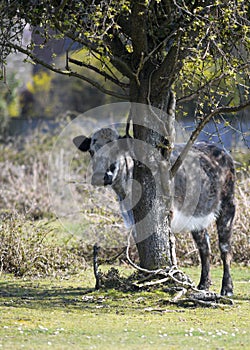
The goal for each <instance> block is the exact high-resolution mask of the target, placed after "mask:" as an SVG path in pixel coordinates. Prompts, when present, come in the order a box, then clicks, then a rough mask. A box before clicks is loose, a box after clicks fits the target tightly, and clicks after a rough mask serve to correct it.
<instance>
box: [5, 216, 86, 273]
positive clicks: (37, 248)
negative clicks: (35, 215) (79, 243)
mask: <svg viewBox="0 0 250 350" xmlns="http://www.w3.org/2000/svg"><path fill="white" fill-rule="evenodd" d="M0 232H1V233H0V269H1V271H2V272H9V273H13V274H15V275H16V276H19V277H20V276H37V277H41V276H52V275H55V276H57V275H60V276H62V275H68V274H72V273H75V272H77V271H79V270H82V269H83V268H85V267H86V263H85V260H84V258H83V257H82V256H81V255H80V253H79V252H80V249H73V247H72V246H71V245H70V244H69V242H68V244H64V242H62V244H61V245H59V244H58V237H56V234H53V232H52V230H51V229H49V228H48V227H47V226H46V225H44V224H43V225H38V224H37V223H34V222H32V221H30V220H27V218H25V216H21V215H14V216H13V215H8V214H2V220H0Z"/></svg>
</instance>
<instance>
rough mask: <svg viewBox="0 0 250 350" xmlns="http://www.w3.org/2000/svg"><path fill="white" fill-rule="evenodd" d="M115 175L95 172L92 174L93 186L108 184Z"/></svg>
mask: <svg viewBox="0 0 250 350" xmlns="http://www.w3.org/2000/svg"><path fill="white" fill-rule="evenodd" d="M112 179H113V176H112V175H111V174H109V173H105V174H103V173H95V174H93V175H92V179H91V184H92V185H93V186H107V185H111V184H112Z"/></svg>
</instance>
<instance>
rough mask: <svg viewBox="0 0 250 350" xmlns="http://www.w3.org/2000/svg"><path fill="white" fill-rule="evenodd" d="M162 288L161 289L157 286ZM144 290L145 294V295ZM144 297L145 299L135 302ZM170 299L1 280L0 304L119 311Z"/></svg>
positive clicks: (245, 298) (244, 296)
mask: <svg viewBox="0 0 250 350" xmlns="http://www.w3.org/2000/svg"><path fill="white" fill-rule="evenodd" d="M159 290H161V289H159ZM145 293H146V294H145ZM141 296H143V297H144V298H145V300H146V301H145V302H144V303H143V305H139V304H138V300H139V299H140V298H141ZM163 297H164V299H166V300H168V299H170V296H169V294H167V293H164V292H162V293H161V295H159V293H158V292H157V293H154V292H150V293H147V292H129V293H128V292H127V293H125V292H119V291H116V290H114V289H106V290H99V291H96V290H95V289H94V288H82V287H71V286H69V287H59V286H53V285H51V286H48V285H41V284H40V283H39V282H30V281H29V282H27V284H26V283H24V282H23V281H20V284H19V283H18V282H11V281H6V282H0V307H1V306H2V307H14V308H32V309H55V308H58V309H63V310H65V309H67V308H70V309H72V308H73V309H81V310H88V311H90V312H96V311H97V309H98V312H102V311H103V312H106V311H107V309H109V312H112V311H113V312H117V311H119V310H120V311H121V309H124V308H127V309H128V308H129V309H141V308H142V307H143V308H144V307H148V306H150V303H152V304H155V303H156V302H157V301H159V300H161V299H162V298H163ZM232 299H233V300H234V302H235V304H236V305H237V304H238V303H245V302H249V301H250V296H249V295H247V293H244V292H243V293H242V294H239V295H237V294H236V295H235V296H234V297H233V298H232Z"/></svg>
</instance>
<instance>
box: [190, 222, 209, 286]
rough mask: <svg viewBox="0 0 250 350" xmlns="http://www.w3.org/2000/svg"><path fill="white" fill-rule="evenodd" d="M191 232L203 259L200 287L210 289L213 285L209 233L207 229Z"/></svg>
mask: <svg viewBox="0 0 250 350" xmlns="http://www.w3.org/2000/svg"><path fill="white" fill-rule="evenodd" d="M191 233H192V236H193V238H194V240H195V243H196V245H197V248H198V250H199V254H200V259H201V277H200V283H199V285H198V289H202V290H208V289H209V287H210V285H211V279H210V243H209V235H208V233H207V230H205V229H204V230H201V231H192V232H191Z"/></svg>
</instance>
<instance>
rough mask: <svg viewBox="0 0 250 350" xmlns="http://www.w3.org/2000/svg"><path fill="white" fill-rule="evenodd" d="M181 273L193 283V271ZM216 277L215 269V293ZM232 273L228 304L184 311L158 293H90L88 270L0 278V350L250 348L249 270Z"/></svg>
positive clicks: (218, 272) (91, 280) (235, 268)
mask: <svg viewBox="0 0 250 350" xmlns="http://www.w3.org/2000/svg"><path fill="white" fill-rule="evenodd" d="M120 269H121V270H122V273H125V274H128V273H130V272H131V271H130V270H129V268H128V267H122V268H120ZM185 271H186V272H187V273H188V274H189V276H191V277H192V278H193V279H194V280H195V281H196V282H197V281H198V277H199V276H198V275H199V268H198V267H195V268H188V269H185ZM221 274H222V269H221V267H220V266H219V267H214V268H213V270H212V278H213V281H214V285H213V287H212V289H213V290H215V291H216V292H218V291H219V289H220V283H221ZM232 274H233V279H234V285H235V296H234V297H233V299H234V305H233V306H223V307H220V308H201V307H198V308H186V309H184V308H182V307H176V306H171V305H168V304H167V302H166V301H167V300H168V299H169V295H168V294H166V293H165V292H163V291H162V290H160V289H159V290H157V291H153V292H145V291H144V292H134V293H133V292H129V293H124V292H119V291H116V290H114V289H110V290H107V291H103V290H101V291H95V290H94V289H93V287H94V284H95V281H94V277H93V274H92V269H91V268H90V267H89V268H88V269H87V270H85V271H84V272H83V273H81V274H80V275H75V276H72V277H70V278H68V279H58V278H50V279H49V278H47V279H20V278H15V277H13V276H12V275H5V274H2V275H1V276H0V284H1V288H0V313H1V319H0V349H6V350H7V349H8V350H9V349H15V350H18V349H27V350H28V349H52V348H53V349H54V350H57V349H58V350H59V349H60V350H64V349H71V348H74V349H102V350H105V349H109V350H110V349H118V348H119V349H133V350H136V349H150V350H152V349H166V348H167V349H170V350H174V349H218V350H219V349H220V350H222V349H225V350H228V349H233V350H236V349H249V342H250V333H249V326H250V321H249V300H250V290H249V284H250V280H249V268H246V267H239V266H233V268H232Z"/></svg>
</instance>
